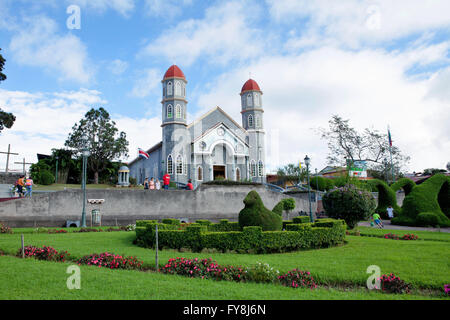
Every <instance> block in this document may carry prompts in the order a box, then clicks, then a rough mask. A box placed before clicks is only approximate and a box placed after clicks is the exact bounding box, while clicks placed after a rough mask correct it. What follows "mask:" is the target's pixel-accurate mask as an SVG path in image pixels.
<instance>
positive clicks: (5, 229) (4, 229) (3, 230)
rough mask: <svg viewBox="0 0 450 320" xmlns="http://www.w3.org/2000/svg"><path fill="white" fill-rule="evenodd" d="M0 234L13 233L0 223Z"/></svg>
mask: <svg viewBox="0 0 450 320" xmlns="http://www.w3.org/2000/svg"><path fill="white" fill-rule="evenodd" d="M0 233H13V231H12V229H11V228H10V227H8V226H6V225H4V224H3V223H0Z"/></svg>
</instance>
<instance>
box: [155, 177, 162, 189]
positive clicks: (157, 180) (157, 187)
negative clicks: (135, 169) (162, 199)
mask: <svg viewBox="0 0 450 320" xmlns="http://www.w3.org/2000/svg"><path fill="white" fill-rule="evenodd" d="M155 187H156V190H161V182H160V181H159V179H156V183H155Z"/></svg>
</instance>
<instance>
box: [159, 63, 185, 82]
mask: <svg viewBox="0 0 450 320" xmlns="http://www.w3.org/2000/svg"><path fill="white" fill-rule="evenodd" d="M168 78H182V79H184V80H186V77H185V76H184V73H183V71H181V69H180V68H179V67H178V66H177V65H173V66H171V67H170V68H169V69H167V71H166V73H165V74H164V80H166V79H168Z"/></svg>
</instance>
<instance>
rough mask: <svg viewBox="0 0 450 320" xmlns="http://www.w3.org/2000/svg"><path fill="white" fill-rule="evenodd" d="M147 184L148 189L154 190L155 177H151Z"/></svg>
mask: <svg viewBox="0 0 450 320" xmlns="http://www.w3.org/2000/svg"><path fill="white" fill-rule="evenodd" d="M149 185H150V190H155V179H153V177H152V178H151V179H150V182H149Z"/></svg>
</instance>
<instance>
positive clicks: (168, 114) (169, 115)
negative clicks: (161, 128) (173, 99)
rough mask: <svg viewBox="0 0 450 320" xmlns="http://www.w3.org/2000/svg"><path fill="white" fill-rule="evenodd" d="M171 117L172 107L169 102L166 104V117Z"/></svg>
mask: <svg viewBox="0 0 450 320" xmlns="http://www.w3.org/2000/svg"><path fill="white" fill-rule="evenodd" d="M172 117H173V107H172V105H171V104H169V105H168V106H167V118H172Z"/></svg>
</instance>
